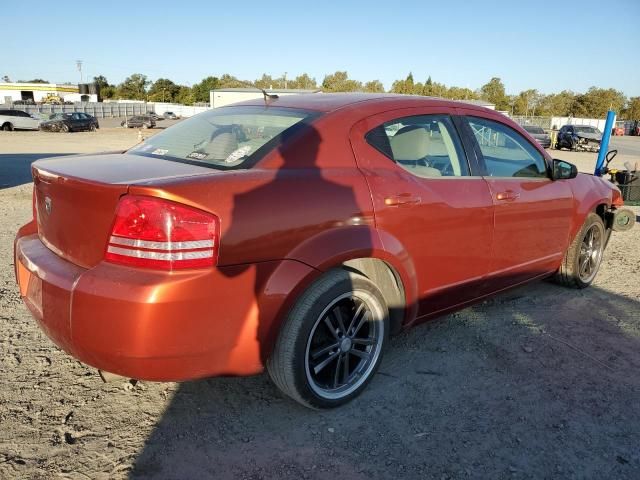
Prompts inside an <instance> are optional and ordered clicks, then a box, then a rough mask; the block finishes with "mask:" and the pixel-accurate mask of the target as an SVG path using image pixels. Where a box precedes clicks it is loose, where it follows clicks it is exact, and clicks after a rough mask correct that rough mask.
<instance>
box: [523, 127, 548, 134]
mask: <svg viewBox="0 0 640 480" xmlns="http://www.w3.org/2000/svg"><path fill="white" fill-rule="evenodd" d="M523 128H524V129H525V130H526V131H527V132H529V133H536V134H541V133H544V130H543V129H542V127H538V126H536V125H524V127H523Z"/></svg>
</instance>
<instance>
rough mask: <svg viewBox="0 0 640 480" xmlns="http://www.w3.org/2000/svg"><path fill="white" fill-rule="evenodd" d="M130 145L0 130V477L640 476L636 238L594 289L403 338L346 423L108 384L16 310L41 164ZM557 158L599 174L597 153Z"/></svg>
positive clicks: (277, 400)
mask: <svg viewBox="0 0 640 480" xmlns="http://www.w3.org/2000/svg"><path fill="white" fill-rule="evenodd" d="M136 141H137V131H124V130H122V129H105V130H104V131H101V132H99V133H97V134H90V133H86V134H84V133H79V134H71V135H59V134H43V133H40V132H33V133H28V132H8V133H5V132H0V179H2V181H4V182H5V183H4V184H5V185H11V186H10V188H5V189H2V190H0V205H1V207H0V259H2V261H1V262H0V329H1V330H0V425H1V427H0V478H1V479H5V478H6V479H13V478H29V479H49V478H72V479H76V478H78V479H81V478H83V479H84V478H90V479H101V478H105V479H106V478H126V477H129V478H176V479H178V478H247V479H260V478H290V479H300V478H323V479H324V478H326V479H335V478H349V479H351V478H355V479H370V478H390V477H395V478H435V479H458V478H461V479H465V478H510V479H511V478H513V479H524V478H531V479H533V478H535V479H538V478H593V479H602V478H628V479H637V478H640V442H639V440H638V439H639V438H640V373H639V372H640V226H636V227H635V228H634V230H633V231H632V232H629V233H627V234H617V235H614V236H613V238H612V240H611V243H610V245H609V248H608V250H607V253H606V256H605V260H604V264H603V266H602V269H601V271H600V274H599V275H598V278H597V280H596V282H595V285H594V286H592V287H591V288H589V289H586V290H582V291H575V290H567V289H564V288H561V287H558V286H555V285H553V284H550V283H545V282H542V283H536V284H533V285H530V286H527V287H523V288H519V289H517V290H513V291H511V292H509V293H506V294H503V295H501V296H498V297H496V298H494V299H492V300H489V301H486V302H484V303H482V304H479V305H477V306H474V307H472V308H468V309H466V310H463V311H461V312H458V313H455V314H453V315H449V316H446V317H444V318H441V319H439V320H436V321H433V322H431V323H429V324H426V325H423V326H420V327H418V328H416V329H414V330H411V331H409V332H405V333H403V334H401V335H399V336H398V337H396V338H394V339H393V340H392V341H391V343H390V346H389V348H388V350H387V352H386V356H385V359H384V361H383V363H382V367H381V370H380V373H379V374H378V375H377V376H376V378H375V379H374V381H373V382H372V383H371V385H370V387H369V388H368V390H367V391H366V392H365V394H364V395H363V396H362V397H361V398H360V399H358V400H357V401H355V402H352V403H351V404H349V405H347V406H345V407H344V408H341V409H339V410H336V411H329V412H314V411H310V410H306V409H304V408H302V407H299V406H298V405H297V404H295V403H293V402H291V401H289V400H287V399H286V398H284V397H283V396H282V395H281V394H280V393H279V392H278V391H277V390H276V388H275V387H274V386H272V384H271V383H270V382H269V380H268V378H267V377H266V376H265V375H263V376H258V377H252V378H218V379H212V380H207V381H199V382H190V383H182V384H178V383H166V384H158V383H149V382H138V383H137V384H135V385H133V384H132V383H130V382H125V381H118V382H115V383H110V384H103V383H102V381H101V380H100V379H99V377H98V375H97V374H96V372H95V370H93V369H91V368H89V367H87V366H85V365H82V364H80V363H78V362H77V361H75V360H73V359H72V358H71V357H69V356H68V355H66V354H65V353H63V352H61V351H60V350H58V349H57V348H55V347H54V346H53V344H52V343H51V341H49V340H48V339H47V338H46V336H45V335H44V334H43V333H42V332H41V331H40V330H39V329H38V328H37V327H36V325H35V322H34V321H33V320H32V319H31V317H30V315H29V314H28V313H27V310H26V308H25V307H24V306H23V305H22V303H21V301H20V298H19V295H18V291H17V288H16V286H15V285H14V279H13V260H12V241H13V237H14V234H15V231H16V230H17V228H18V227H19V226H20V225H21V224H23V223H25V222H26V220H27V219H28V218H29V217H30V215H31V206H30V199H31V188H30V186H28V185H23V186H20V183H24V181H28V178H27V180H24V181H20V179H24V178H25V177H24V171H25V169H26V172H27V177H28V163H29V162H30V161H32V160H33V159H34V158H38V157H40V156H42V154H43V153H77V152H87V151H100V150H111V149H122V148H126V147H127V146H129V145H131V144H133V143H135V142H136ZM16 154H17V155H16ZM556 156H558V157H560V158H566V159H567V160H569V161H574V162H576V163H578V164H580V166H581V168H582V169H583V170H587V171H590V170H591V169H592V168H593V162H594V155H593V154H580V155H576V154H571V153H568V152H562V153H557V155H556ZM634 158H635V159H637V157H633V156H630V157H629V159H634ZM634 161H635V160H634ZM16 164H17V165H16ZM16 175H18V176H19V177H16ZM2 181H0V183H2ZM636 212H637V213H640V209H638V208H636Z"/></svg>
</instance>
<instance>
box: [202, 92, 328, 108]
mask: <svg viewBox="0 0 640 480" xmlns="http://www.w3.org/2000/svg"><path fill="white" fill-rule="evenodd" d="M320 91H321V90H320V89H317V90H302V89H296V88H288V89H287V88H281V89H275V90H271V89H269V90H266V92H267V93H268V94H275V95H278V96H280V97H281V96H284V95H298V94H309V93H319V92H320ZM263 97H264V95H263V93H262V91H261V90H259V89H257V88H218V89H215V90H211V92H209V101H210V104H211V108H219V107H224V106H226V105H229V104H231V103H238V102H244V101H245V100H254V99H257V98H263Z"/></svg>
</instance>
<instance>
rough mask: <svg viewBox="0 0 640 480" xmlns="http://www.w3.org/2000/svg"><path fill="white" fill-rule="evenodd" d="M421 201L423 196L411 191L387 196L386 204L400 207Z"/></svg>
mask: <svg viewBox="0 0 640 480" xmlns="http://www.w3.org/2000/svg"><path fill="white" fill-rule="evenodd" d="M421 201H422V198H420V197H418V196H415V195H413V194H411V193H401V194H399V195H392V196H390V197H385V199H384V204H385V205H387V206H388V207H398V206H400V205H415V204H416V203H420V202H421Z"/></svg>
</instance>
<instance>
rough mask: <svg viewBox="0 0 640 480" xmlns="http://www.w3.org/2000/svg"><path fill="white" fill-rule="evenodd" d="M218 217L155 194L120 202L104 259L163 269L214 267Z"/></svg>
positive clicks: (125, 198) (218, 229)
mask: <svg viewBox="0 0 640 480" xmlns="http://www.w3.org/2000/svg"><path fill="white" fill-rule="evenodd" d="M219 227H220V223H219V220H218V217H216V216H215V215H212V214H210V213H207V212H203V211H202V210H197V209H195V208H192V207H187V206H186V205H181V204H179V203H176V202H171V201H169V200H164V199H161V198H155V197H142V196H135V195H125V196H124V197H122V199H121V200H120V203H118V208H117V210H116V219H115V221H114V223H113V229H112V231H111V236H110V237H109V244H108V245H107V252H106V254H105V259H106V260H107V261H109V262H113V263H121V264H125V265H135V266H137V267H147V268H155V269H162V270H175V269H179V268H199V267H211V266H213V265H215V264H216V261H217V259H218V236H219V234H218V232H219V231H220V228H219Z"/></svg>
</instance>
